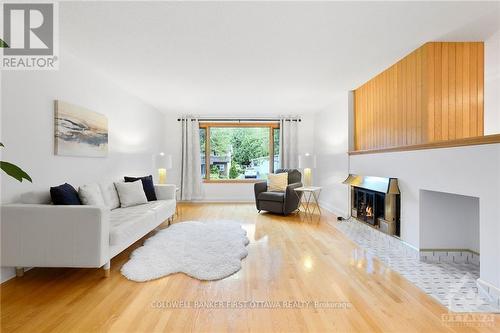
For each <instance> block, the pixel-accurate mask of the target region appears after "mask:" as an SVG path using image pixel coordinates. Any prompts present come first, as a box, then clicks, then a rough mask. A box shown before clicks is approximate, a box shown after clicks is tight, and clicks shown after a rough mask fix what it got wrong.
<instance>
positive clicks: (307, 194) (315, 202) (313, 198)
mask: <svg viewBox="0 0 500 333" xmlns="http://www.w3.org/2000/svg"><path fill="white" fill-rule="evenodd" d="M321 190H322V187H319V186H302V187H297V188H296V189H295V192H296V193H297V195H298V196H299V197H300V195H299V194H300V193H303V194H304V198H305V200H301V202H300V207H302V208H304V213H305V214H306V215H309V216H310V217H312V216H313V215H314V212H315V211H316V209H317V210H318V213H319V216H321V209H320V208H319V196H320V194H321ZM311 206H312V207H311ZM300 207H299V209H300Z"/></svg>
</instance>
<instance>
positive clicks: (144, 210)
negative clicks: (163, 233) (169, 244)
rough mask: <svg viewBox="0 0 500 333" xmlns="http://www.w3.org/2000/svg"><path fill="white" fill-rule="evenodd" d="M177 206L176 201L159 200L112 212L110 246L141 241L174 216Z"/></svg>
mask: <svg viewBox="0 0 500 333" xmlns="http://www.w3.org/2000/svg"><path fill="white" fill-rule="evenodd" d="M175 204H176V203H175V200H158V201H152V202H148V203H146V204H143V205H138V206H133V207H127V208H118V209H114V210H112V211H111V213H110V230H109V244H110V245H111V246H113V245H117V244H123V243H124V242H130V241H131V240H134V238H135V240H137V239H139V238H140V237H142V235H144V234H146V233H148V232H150V231H151V230H152V229H154V228H155V227H156V226H158V225H160V224H161V223H162V222H164V221H165V220H166V219H168V218H169V217H170V216H172V215H173V214H174V213H175Z"/></svg>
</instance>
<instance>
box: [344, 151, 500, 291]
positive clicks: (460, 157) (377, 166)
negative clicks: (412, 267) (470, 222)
mask: <svg viewBox="0 0 500 333" xmlns="http://www.w3.org/2000/svg"><path fill="white" fill-rule="evenodd" d="M350 172H351V173H355V174H360V175H375V176H381V177H397V178H399V187H400V189H401V193H402V194H401V238H402V239H403V240H404V241H406V242H408V243H409V244H411V245H413V246H415V247H416V248H420V246H421V244H420V223H421V216H420V213H419V205H420V190H431V191H439V192H447V193H454V194H459V195H467V196H472V197H478V198H479V205H480V239H481V242H480V253H481V278H482V279H483V280H485V281H487V282H489V283H491V284H493V285H495V286H497V287H499V286H500V266H499V265H498V262H499V258H500V246H499V242H498V239H500V218H499V213H498V207H500V144H492V145H481V146H468V147H456V148H445V149H429V150H421V151H407V152H396V153H381V154H367V155H353V156H351V157H350Z"/></svg>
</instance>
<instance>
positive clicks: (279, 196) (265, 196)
mask: <svg viewBox="0 0 500 333" xmlns="http://www.w3.org/2000/svg"><path fill="white" fill-rule="evenodd" d="M257 200H265V201H277V202H283V201H285V192H262V193H260V194H259V195H258V196H257Z"/></svg>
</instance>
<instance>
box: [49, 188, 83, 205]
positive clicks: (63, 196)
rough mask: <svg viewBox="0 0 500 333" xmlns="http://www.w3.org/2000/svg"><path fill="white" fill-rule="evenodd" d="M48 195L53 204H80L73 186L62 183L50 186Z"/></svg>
mask: <svg viewBox="0 0 500 333" xmlns="http://www.w3.org/2000/svg"><path fill="white" fill-rule="evenodd" d="M50 197H51V199H52V203H53V204H54V205H81V204H82V202H81V201H80V197H79V196H78V192H77V191H76V190H75V188H74V187H73V186H71V185H70V184H68V183H64V184H62V185H59V186H55V187H51V188H50Z"/></svg>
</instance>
